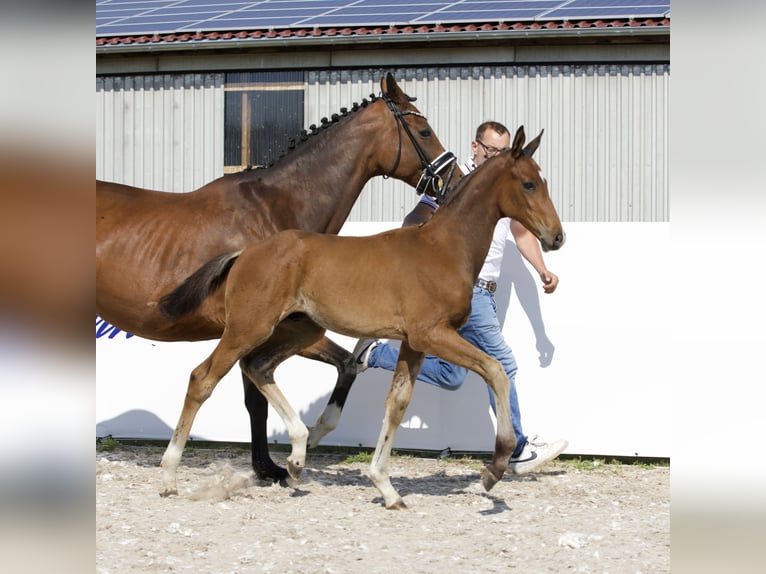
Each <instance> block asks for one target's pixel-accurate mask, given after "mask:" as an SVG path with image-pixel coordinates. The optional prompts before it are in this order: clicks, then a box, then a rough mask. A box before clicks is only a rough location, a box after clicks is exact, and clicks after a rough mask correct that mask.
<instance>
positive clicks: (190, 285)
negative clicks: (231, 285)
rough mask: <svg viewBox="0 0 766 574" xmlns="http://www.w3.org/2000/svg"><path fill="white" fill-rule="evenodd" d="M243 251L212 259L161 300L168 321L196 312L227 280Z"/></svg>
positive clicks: (161, 306)
mask: <svg viewBox="0 0 766 574" xmlns="http://www.w3.org/2000/svg"><path fill="white" fill-rule="evenodd" d="M240 253H242V251H241V250H240V251H235V252H233V253H224V254H223V255H219V256H218V257H216V258H214V259H211V260H210V261H208V262H207V263H205V264H204V265H203V266H202V267H200V268H199V269H197V270H196V271H195V272H194V273H192V274H191V275H189V277H187V278H186V281H184V282H183V283H181V284H180V285H179V286H178V287H176V288H175V289H174V290H173V291H172V292H170V293H168V294H167V295H165V296H164V297H162V299H160V311H162V314H163V315H164V316H165V317H167V318H168V319H178V318H180V317H182V316H184V315H186V314H187V313H189V312H191V311H194V309H196V308H197V307H199V306H200V305H202V302H203V301H204V300H205V299H206V298H207V297H208V296H209V295H210V294H212V293H213V292H214V291H215V290H216V289H218V287H220V286H221V285H222V284H223V282H224V281H225V280H226V276H227V275H228V274H229V270H230V269H231V266H232V265H234V262H235V261H236V260H237V257H239V255H240Z"/></svg>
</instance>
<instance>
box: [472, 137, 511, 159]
mask: <svg viewBox="0 0 766 574" xmlns="http://www.w3.org/2000/svg"><path fill="white" fill-rule="evenodd" d="M476 143H477V144H479V145H480V146H481V147H483V148H484V153H486V154H487V155H488V156H489V157H495V156H496V155H497V154H499V153H500V152H501V151H503V150H505V149H506V148H496V147H493V146H491V145H487V144H485V143H484V142H483V141H481V140H476Z"/></svg>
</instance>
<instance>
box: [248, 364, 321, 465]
mask: <svg viewBox="0 0 766 574" xmlns="http://www.w3.org/2000/svg"><path fill="white" fill-rule="evenodd" d="M252 380H253V381H255V384H256V386H257V387H258V389H259V390H260V391H261V392H262V393H263V396H264V397H266V400H267V401H269V404H270V405H271V406H272V407H274V410H275V411H277V414H278V415H279V416H280V418H281V419H282V421H283V422H284V423H285V426H286V427H287V434H288V435H289V436H290V444H291V445H292V452H291V453H290V456H289V457H287V472H288V473H289V474H290V476H291V477H292V478H294V479H296V480H297V479H298V478H300V476H301V472H303V467H304V466H306V442H307V441H308V437H309V430H308V428H306V425H304V424H303V421H302V420H301V418H300V417H299V416H298V414H297V413H296V412H295V410H294V409H293V407H292V406H291V405H290V403H289V402H288V401H287V399H286V398H285V396H284V395H283V394H282V391H281V390H279V387H277V385H276V383H274V382H271V383H268V384H264V383H263V382H261V381H259V380H258V379H257V378H253V379H252Z"/></svg>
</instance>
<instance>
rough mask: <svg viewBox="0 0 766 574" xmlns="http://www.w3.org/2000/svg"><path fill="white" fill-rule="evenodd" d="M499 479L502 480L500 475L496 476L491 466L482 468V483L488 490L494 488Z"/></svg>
mask: <svg viewBox="0 0 766 574" xmlns="http://www.w3.org/2000/svg"><path fill="white" fill-rule="evenodd" d="M498 480H500V477H498V476H495V475H494V473H493V472H492V471H491V470H490V468H489V467H487V466H485V467H484V468H482V469H481V485H482V486H483V487H484V490H486V491H487V492H489V491H490V490H492V487H493V486H495V485H496V484H497V481H498Z"/></svg>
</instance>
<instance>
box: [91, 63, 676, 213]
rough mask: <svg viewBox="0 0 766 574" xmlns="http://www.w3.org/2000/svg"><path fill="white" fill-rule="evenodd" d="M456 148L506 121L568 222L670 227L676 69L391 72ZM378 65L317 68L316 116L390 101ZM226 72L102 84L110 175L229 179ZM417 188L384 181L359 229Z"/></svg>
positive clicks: (161, 182)
mask: <svg viewBox="0 0 766 574" xmlns="http://www.w3.org/2000/svg"><path fill="white" fill-rule="evenodd" d="M391 71H392V72H393V73H394V75H395V77H396V78H397V81H398V82H399V84H400V85H401V86H402V88H403V89H404V90H405V91H406V92H407V93H408V94H410V95H411V96H416V97H417V101H416V102H415V105H416V106H418V108H419V109H420V111H421V112H423V113H424V114H425V115H426V116H427V117H428V119H429V121H430V123H431V125H432V126H433V128H434V130H435V132H436V134H437V135H438V136H439V138H440V139H441V142H442V144H443V145H444V147H445V148H447V149H450V150H452V151H454V152H455V153H456V154H457V155H458V157H459V158H461V159H465V158H466V157H467V156H468V153H469V150H470V148H469V146H470V142H471V139H472V138H473V133H474V130H475V129H476V126H477V125H478V124H480V123H481V122H482V121H485V120H489V119H493V120H498V121H501V122H503V123H504V124H506V125H507V126H508V128H509V129H511V130H512V131H514V130H515V129H516V128H517V127H518V126H519V125H522V124H523V125H524V127H525V130H526V133H527V137H528V138H530V139H531V138H532V137H534V136H535V135H536V134H537V133H539V131H540V130H541V129H545V135H544V136H543V142H542V145H541V146H540V149H539V150H538V152H537V154H536V159H537V160H538V163H539V164H540V165H541V167H542V168H543V170H544V172H545V173H546V175H547V178H548V182H549V187H550V191H551V194H552V197H553V200H554V203H555V205H556V207H557V209H558V210H559V214H560V216H561V218H562V220H564V221H573V222H598V221H610V222H642V221H643V222H662V221H668V220H669V189H668V157H667V156H668V100H669V78H670V74H669V65H667V64H625V65H619V64H600V65H596V64H594V65H532V66H462V67H446V66H443V67H431V68H425V67H418V68H399V69H393V70H391ZM381 75H382V71H381V70H380V69H378V68H375V69H372V68H370V69H354V70H345V71H343V70H331V71H309V72H307V73H306V92H305V100H304V106H305V108H304V120H305V123H306V125H307V126H308V125H310V124H312V123H319V121H320V120H321V118H322V117H329V116H330V115H331V114H333V113H335V112H337V111H338V110H340V108H342V107H351V105H352V104H353V103H354V102H355V101H356V102H359V101H361V99H362V98H363V97H368V96H369V94H371V93H375V94H377V93H379V91H380V77H381ZM223 82H224V74H223V73H211V74H178V75H168V74H164V75H153V76H122V77H99V78H97V113H98V127H97V133H96V143H97V152H96V159H97V168H96V173H97V177H99V178H101V179H107V180H111V181H119V182H121V183H128V184H132V185H138V186H142V187H150V188H153V189H162V190H168V191H189V190H191V189H195V188H197V187H200V186H201V185H203V184H205V183H207V182H208V181H211V180H212V179H214V178H216V177H218V176H220V175H222V174H223V134H224V129H223V122H224V110H223V102H224V96H223ZM417 200H418V197H417V196H416V195H415V193H414V190H412V189H411V188H409V187H408V186H407V185H405V184H404V183H401V182H399V181H395V180H386V179H383V178H375V179H374V180H373V181H371V182H370V183H369V184H368V185H367V186H366V188H365V190H364V191H363V192H362V195H361V196H360V198H359V200H358V201H357V203H356V204H355V206H354V208H353V209H352V212H351V215H350V217H349V220H350V221H401V219H402V218H403V217H404V215H405V214H406V213H407V212H409V210H410V209H411V208H412V207H413V206H414V204H415V203H416V202H417Z"/></svg>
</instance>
